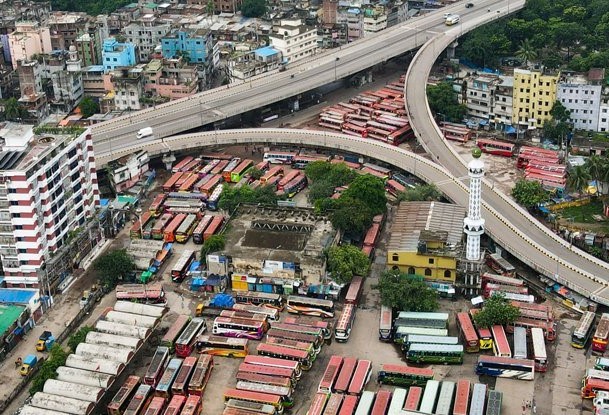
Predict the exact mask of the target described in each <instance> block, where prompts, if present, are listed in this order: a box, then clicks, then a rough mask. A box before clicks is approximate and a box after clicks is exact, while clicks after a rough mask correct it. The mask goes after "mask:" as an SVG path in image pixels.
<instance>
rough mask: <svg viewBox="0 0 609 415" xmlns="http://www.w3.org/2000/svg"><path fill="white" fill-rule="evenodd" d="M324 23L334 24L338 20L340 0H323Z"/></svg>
mask: <svg viewBox="0 0 609 415" xmlns="http://www.w3.org/2000/svg"><path fill="white" fill-rule="evenodd" d="M322 12H323V13H322V23H323V24H325V25H333V24H335V23H337V21H338V0H323V3H322Z"/></svg>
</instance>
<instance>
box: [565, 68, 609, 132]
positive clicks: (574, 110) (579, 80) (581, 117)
mask: <svg viewBox="0 0 609 415" xmlns="http://www.w3.org/2000/svg"><path fill="white" fill-rule="evenodd" d="M557 91H558V92H557V99H558V101H560V103H562V104H563V105H564V106H565V108H567V109H568V110H569V111H570V113H571V117H570V118H571V122H572V123H573V127H574V128H575V129H576V130H587V131H598V123H599V115H600V105H601V92H602V86H601V85H591V84H590V83H589V82H588V80H587V78H586V77H585V76H584V75H582V74H563V75H562V76H561V78H560V81H559V82H558V88H557Z"/></svg>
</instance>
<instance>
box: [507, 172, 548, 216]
mask: <svg viewBox="0 0 609 415" xmlns="http://www.w3.org/2000/svg"><path fill="white" fill-rule="evenodd" d="M512 197H513V198H514V200H516V202H517V203H519V204H520V205H522V206H524V207H525V208H527V209H530V208H532V207H534V206H536V205H538V204H539V203H542V202H545V201H547V200H548V198H549V194H548V192H547V191H546V190H544V188H543V186H542V184H541V183H539V182H535V181H528V180H524V179H520V180H518V181H517V182H516V185H515V186H514V188H513V189H512Z"/></svg>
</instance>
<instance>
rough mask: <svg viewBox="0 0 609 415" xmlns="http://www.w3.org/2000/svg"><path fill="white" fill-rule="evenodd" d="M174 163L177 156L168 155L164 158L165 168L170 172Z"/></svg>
mask: <svg viewBox="0 0 609 415" xmlns="http://www.w3.org/2000/svg"><path fill="white" fill-rule="evenodd" d="M174 161H176V156H174V155H173V153H167V154H165V155H164V156H163V163H165V168H166V169H167V170H169V171H171V168H172V167H173V162H174Z"/></svg>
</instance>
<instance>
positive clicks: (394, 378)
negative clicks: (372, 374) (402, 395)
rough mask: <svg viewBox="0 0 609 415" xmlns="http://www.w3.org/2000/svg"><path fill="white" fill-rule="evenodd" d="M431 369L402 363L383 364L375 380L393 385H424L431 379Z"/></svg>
mask: <svg viewBox="0 0 609 415" xmlns="http://www.w3.org/2000/svg"><path fill="white" fill-rule="evenodd" d="M433 374H434V373H433V370H432V369H424V368H418V367H410V366H403V365H390V364H385V365H383V366H381V370H379V372H378V375H377V382H378V383H381V384H383V383H384V384H387V385H395V386H412V385H414V386H424V385H425V384H426V382H427V381H428V380H430V379H433Z"/></svg>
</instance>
